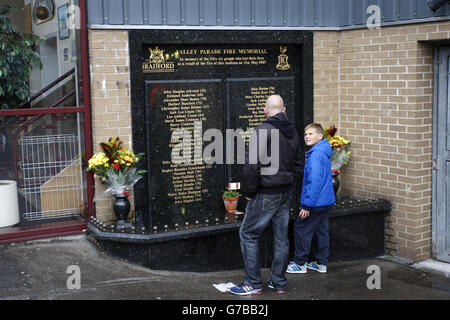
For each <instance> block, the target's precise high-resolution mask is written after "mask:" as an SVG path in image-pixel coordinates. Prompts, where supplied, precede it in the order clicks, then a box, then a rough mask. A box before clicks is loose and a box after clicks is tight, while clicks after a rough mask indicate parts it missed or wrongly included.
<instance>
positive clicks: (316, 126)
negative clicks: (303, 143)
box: [305, 123, 323, 134]
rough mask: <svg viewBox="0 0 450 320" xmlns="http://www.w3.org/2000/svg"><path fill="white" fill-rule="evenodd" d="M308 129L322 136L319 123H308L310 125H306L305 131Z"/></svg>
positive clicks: (321, 128)
mask: <svg viewBox="0 0 450 320" xmlns="http://www.w3.org/2000/svg"><path fill="white" fill-rule="evenodd" d="M309 129H314V130H316V132H317V133H322V134H323V127H322V125H321V124H319V123H310V124H308V125H307V126H306V127H305V131H306V130H309Z"/></svg>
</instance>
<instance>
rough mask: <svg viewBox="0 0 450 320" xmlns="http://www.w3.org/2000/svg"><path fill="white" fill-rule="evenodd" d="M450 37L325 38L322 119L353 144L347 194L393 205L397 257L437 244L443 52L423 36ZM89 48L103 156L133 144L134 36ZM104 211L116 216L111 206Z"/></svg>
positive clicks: (442, 30)
mask: <svg viewBox="0 0 450 320" xmlns="http://www.w3.org/2000/svg"><path fill="white" fill-rule="evenodd" d="M449 38H450V23H449V22H441V23H428V24H416V25H407V26H393V27H383V28H381V29H379V30H368V29H360V30H350V31H341V32H338V31H323V32H322V31H319V32H315V41H314V117H315V121H316V122H320V123H322V124H323V125H331V124H335V125H336V126H337V127H338V134H340V135H343V136H345V137H347V138H349V139H351V140H352V144H351V151H352V159H351V161H350V162H349V164H348V165H347V166H346V167H345V168H344V169H343V170H342V176H341V185H342V187H341V193H343V194H349V195H351V196H355V197H363V198H365V197H369V198H372V197H375V198H378V197H382V198H385V199H388V200H390V201H391V203H392V206H393V209H392V212H391V214H390V215H389V216H388V217H387V230H386V235H387V243H386V246H387V250H388V252H387V253H388V254H390V255H394V256H399V257H404V258H408V259H411V260H422V259H426V258H428V257H429V256H430V245H431V188H432V182H431V156H432V107H433V106H432V101H433V50H432V48H431V47H427V46H425V45H423V44H421V43H419V42H418V40H431V39H449ZM89 48H90V71H91V90H92V93H91V94H92V119H93V141H94V151H95V152H97V151H100V149H99V147H98V143H99V142H101V141H104V140H106V139H108V137H110V136H120V138H121V139H123V141H124V142H125V145H126V146H127V147H128V148H131V141H132V139H131V132H132V131H131V111H130V109H131V106H130V105H131V101H130V88H129V83H130V73H129V54H128V33H127V32H126V31H102V30H90V31H89ZM103 190H104V188H103V186H101V185H96V195H101V194H102V191H103ZM96 214H97V217H98V218H99V219H102V220H104V221H110V220H114V219H115V218H114V215H113V213H112V209H111V201H110V200H106V201H97V202H96Z"/></svg>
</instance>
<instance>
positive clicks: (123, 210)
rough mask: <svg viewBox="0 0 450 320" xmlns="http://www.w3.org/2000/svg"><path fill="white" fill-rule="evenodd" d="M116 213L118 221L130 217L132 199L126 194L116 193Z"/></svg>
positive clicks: (114, 206)
mask: <svg viewBox="0 0 450 320" xmlns="http://www.w3.org/2000/svg"><path fill="white" fill-rule="evenodd" d="M113 208H114V214H115V215H116V218H117V220H118V221H124V220H126V219H127V218H128V213H129V212H130V201H128V196H127V195H126V194H118V195H114V205H113Z"/></svg>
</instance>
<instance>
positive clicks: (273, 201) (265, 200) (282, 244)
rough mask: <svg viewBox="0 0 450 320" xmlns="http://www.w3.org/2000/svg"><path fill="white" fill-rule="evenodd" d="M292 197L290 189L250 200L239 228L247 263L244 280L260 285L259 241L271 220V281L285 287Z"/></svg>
mask: <svg viewBox="0 0 450 320" xmlns="http://www.w3.org/2000/svg"><path fill="white" fill-rule="evenodd" d="M289 199H290V192H285V193H276V194H261V193H258V194H257V195H256V196H255V197H254V198H253V199H252V200H250V201H249V202H248V203H247V207H246V208H245V216H244V221H243V222H242V225H241V228H240V230H239V236H240V239H241V250H242V257H243V259H244V264H245V274H244V283H245V284H249V285H252V286H254V287H255V288H261V287H262V283H261V262H260V255H259V245H258V240H259V238H260V237H261V235H262V234H263V232H264V230H265V229H266V228H267V226H268V225H269V223H270V222H272V230H273V240H274V256H273V261H272V267H271V280H272V283H273V285H274V286H275V288H277V289H283V288H284V287H285V285H286V282H287V279H286V277H285V274H284V273H285V271H286V268H287V265H288V260H289V239H288V224H289Z"/></svg>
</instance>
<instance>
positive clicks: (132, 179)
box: [87, 137, 147, 195]
mask: <svg viewBox="0 0 450 320" xmlns="http://www.w3.org/2000/svg"><path fill="white" fill-rule="evenodd" d="M100 146H101V147H102V150H103V151H102V152H99V153H96V154H94V155H93V156H92V158H91V159H89V162H88V164H89V166H88V168H87V171H91V172H93V173H94V179H99V180H100V181H101V183H102V184H104V185H106V186H107V187H108V189H107V190H106V191H105V195H106V194H109V193H112V194H114V195H117V194H127V195H128V194H129V193H128V191H129V190H130V189H131V188H132V187H133V186H134V185H135V184H136V182H138V181H139V180H140V179H141V178H142V177H143V176H144V175H145V174H146V173H147V170H137V168H136V166H137V164H138V163H139V161H140V160H141V159H142V157H143V156H144V153H139V154H136V155H135V154H134V153H133V152H131V151H129V150H127V149H126V148H124V147H122V141H120V139H119V137H117V138H114V137H111V138H109V140H108V141H107V142H102V143H100Z"/></svg>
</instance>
